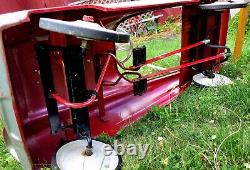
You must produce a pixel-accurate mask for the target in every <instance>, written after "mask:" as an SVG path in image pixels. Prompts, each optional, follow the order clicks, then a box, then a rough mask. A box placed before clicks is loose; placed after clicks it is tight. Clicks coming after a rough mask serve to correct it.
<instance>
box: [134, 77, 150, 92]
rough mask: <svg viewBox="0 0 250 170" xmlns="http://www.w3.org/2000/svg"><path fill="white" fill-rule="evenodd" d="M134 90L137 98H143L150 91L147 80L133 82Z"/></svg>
mask: <svg viewBox="0 0 250 170" xmlns="http://www.w3.org/2000/svg"><path fill="white" fill-rule="evenodd" d="M133 89H134V95H135V96H142V95H143V94H144V93H146V92H147V89H148V84H147V79H140V80H138V81H135V82H133Z"/></svg>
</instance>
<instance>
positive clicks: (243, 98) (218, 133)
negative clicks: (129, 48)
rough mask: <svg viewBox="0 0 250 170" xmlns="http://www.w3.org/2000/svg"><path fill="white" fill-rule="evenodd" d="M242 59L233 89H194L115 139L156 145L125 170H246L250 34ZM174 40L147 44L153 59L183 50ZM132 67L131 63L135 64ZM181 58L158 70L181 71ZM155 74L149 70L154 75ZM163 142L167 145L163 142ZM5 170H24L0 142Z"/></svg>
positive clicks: (249, 159) (230, 67) (229, 71)
mask: <svg viewBox="0 0 250 170" xmlns="http://www.w3.org/2000/svg"><path fill="white" fill-rule="evenodd" d="M230 30H231V31H230V33H229V37H228V44H229V46H231V47H233V42H234V35H235V33H236V29H230ZM246 37H247V38H248V39H247V38H246V40H245V45H244V50H243V54H242V58H241V60H240V61H239V62H237V63H233V62H232V61H230V62H228V63H227V64H226V65H225V66H224V67H223V69H222V73H223V74H224V75H227V76H229V77H231V79H232V80H233V81H234V84H233V85H230V86H225V87H220V88H211V89H210V88H203V89H202V88H197V87H194V86H192V87H191V88H189V89H188V90H187V91H186V92H185V93H184V94H182V95H181V96H180V97H178V98H177V100H176V101H174V102H173V103H171V104H170V105H169V106H166V107H164V108H158V107H154V108H153V109H152V110H151V111H150V112H149V114H148V115H147V116H145V117H144V118H142V119H141V120H140V121H139V122H137V123H135V124H133V125H132V126H130V127H128V128H126V129H124V130H123V131H121V132H120V133H119V134H118V135H117V136H116V137H114V138H107V137H102V138H104V139H106V140H108V141H110V142H111V143H112V142H113V140H115V139H116V140H119V143H125V144H128V143H136V144H139V143H141V144H143V143H147V144H150V150H149V152H148V154H147V156H146V158H145V159H143V160H139V159H138V157H135V156H126V155H125V156H123V169H125V170H130V169H137V170H144V169H152V170H156V169H212V168H214V169H216V168H217V169H218V167H220V169H244V168H245V166H244V164H245V163H250V140H249V139H250V64H249V63H250V56H249V55H250V41H249V37H250V31H249V32H248V33H247V36H246ZM179 39H180V38H179V37H177V38H175V39H173V40H171V41H170V40H152V41H150V42H146V43H145V45H146V46H147V47H148V57H152V56H154V55H159V54H161V53H163V52H166V51H169V50H172V49H175V48H177V47H179V44H178V42H179ZM130 62H131V61H130ZM176 62H178V57H176V56H175V57H173V59H172V60H168V62H159V63H157V64H159V65H161V66H164V67H168V66H169V65H175V64H176ZM148 71H152V70H144V71H143V72H148ZM159 137H162V138H163V140H161V141H158V138H159ZM0 169H20V167H19V166H18V164H17V163H16V162H15V161H14V160H13V158H12V157H11V156H10V155H9V154H8V153H7V151H6V149H5V146H4V143H3V141H2V138H1V140H0Z"/></svg>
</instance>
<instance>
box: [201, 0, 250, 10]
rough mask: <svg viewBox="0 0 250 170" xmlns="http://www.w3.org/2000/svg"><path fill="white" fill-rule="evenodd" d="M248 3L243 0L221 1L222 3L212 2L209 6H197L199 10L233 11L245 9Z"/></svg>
mask: <svg viewBox="0 0 250 170" xmlns="http://www.w3.org/2000/svg"><path fill="white" fill-rule="evenodd" d="M247 4H248V2H245V1H244V0H241V1H235V0H229V1H223V2H214V3H210V4H202V5H199V8H200V9H202V10H224V9H234V8H245V7H247Z"/></svg>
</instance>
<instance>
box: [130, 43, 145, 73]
mask: <svg viewBox="0 0 250 170" xmlns="http://www.w3.org/2000/svg"><path fill="white" fill-rule="evenodd" d="M146 56H147V52H146V46H142V47H139V48H134V49H133V66H134V67H137V66H139V65H142V64H144V63H145V62H146ZM139 69H140V68H137V70H139Z"/></svg>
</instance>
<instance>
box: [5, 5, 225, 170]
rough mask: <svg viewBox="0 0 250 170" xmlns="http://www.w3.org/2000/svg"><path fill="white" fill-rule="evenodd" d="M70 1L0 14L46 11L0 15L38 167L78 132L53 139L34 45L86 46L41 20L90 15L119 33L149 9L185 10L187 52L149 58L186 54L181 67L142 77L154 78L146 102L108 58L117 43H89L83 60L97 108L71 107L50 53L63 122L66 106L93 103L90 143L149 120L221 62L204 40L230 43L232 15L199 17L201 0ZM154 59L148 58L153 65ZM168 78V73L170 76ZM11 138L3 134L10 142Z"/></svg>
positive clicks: (28, 147)
mask: <svg viewBox="0 0 250 170" xmlns="http://www.w3.org/2000/svg"><path fill="white" fill-rule="evenodd" d="M8 2H9V1H8ZM59 2H60V3H59ZM68 2H73V1H71V0H68V1H66V0H65V1H63V0H61V1H53V2H52V1H51V2H50V1H49V0H43V1H39V2H38V1H32V2H31V1H26V0H23V3H25V7H17V4H16V3H14V4H13V8H12V7H7V5H6V2H4V3H5V5H6V9H5V10H2V9H1V8H0V12H1V13H5V12H6V11H7V12H10V11H18V10H22V9H32V8H41V9H33V10H27V11H21V12H16V13H11V14H6V15H0V31H1V35H2V40H3V47H2V48H3V49H2V50H4V56H3V57H4V59H5V60H6V64H7V68H8V75H9V78H8V79H9V80H10V85H11V90H12V94H13V96H12V101H13V102H14V104H15V107H14V108H15V117H16V120H17V123H18V128H19V130H20V135H21V141H22V143H23V144H24V146H25V151H26V153H27V154H28V156H29V158H30V163H31V164H32V165H33V168H34V169H35V168H39V167H40V166H39V165H41V164H46V163H48V162H50V161H51V158H52V156H53V155H54V154H55V152H56V151H57V149H58V148H59V147H60V146H61V140H62V139H65V138H67V139H68V140H74V139H75V134H74V133H73V131H72V130H70V129H66V133H67V137H66V136H65V133H64V132H60V133H58V134H56V135H51V134H50V126H49V122H48V114H47V110H46V105H45V100H44V96H43V87H42V85H41V83H40V81H41V78H40V75H39V71H38V64H37V60H36V52H35V50H34V45H35V44H36V43H46V44H49V45H58V46H68V45H80V44H81V40H79V39H77V38H74V37H70V36H65V35H61V34H55V33H49V32H48V31H45V30H42V29H40V28H39V26H38V22H39V18H41V17H49V18H55V19H61V20H69V21H74V20H80V19H82V16H83V15H88V16H93V17H94V19H95V22H101V23H103V25H104V26H105V27H108V28H110V29H115V27H116V26H117V25H118V24H119V23H120V22H121V21H123V20H125V19H127V18H128V17H129V16H134V15H136V14H140V13H143V12H146V11H150V10H159V9H164V8H168V7H174V6H183V9H182V42H181V43H182V49H179V50H176V51H174V52H169V53H167V54H165V55H162V56H158V57H157V58H156V59H153V60H151V61H152V62H153V61H156V60H159V59H162V58H163V57H167V56H170V55H173V54H175V53H176V52H181V53H182V56H181V63H180V66H176V67H173V68H169V69H167V70H165V71H162V72H159V73H154V74H151V75H146V76H144V77H143V76H142V78H149V79H150V78H152V77H154V76H156V77H157V78H156V79H150V80H149V81H148V91H147V93H145V94H144V95H143V96H134V95H133V86H132V83H131V81H128V80H126V79H124V74H126V73H124V74H121V73H119V71H118V68H117V62H116V60H115V59H114V58H113V57H112V56H108V57H107V53H113V54H115V44H114V43H113V42H106V41H90V42H89V49H88V51H87V53H86V56H85V57H84V66H85V77H86V88H87V89H90V90H96V92H98V97H99V98H98V99H99V100H98V101H97V100H96V99H95V98H96V97H95V96H92V97H93V98H92V99H91V101H88V102H89V103H92V104H91V105H89V103H86V102H84V103H69V102H67V99H68V93H67V85H66V83H65V74H64V73H63V65H62V64H58V58H60V57H61V54H60V53H56V52H55V53H53V54H51V63H52V71H53V75H56V76H54V82H55V88H56V89H55V90H56V92H57V93H58V94H60V96H58V95H56V94H53V95H52V96H53V97H54V98H55V99H57V100H58V101H59V102H60V103H63V104H60V103H59V104H58V108H59V115H60V118H61V121H62V124H63V125H65V126H67V125H71V123H72V120H71V116H70V110H69V108H68V107H67V106H69V107H75V108H78V107H82V106H86V104H87V105H89V107H88V110H89V115H90V126H91V134H92V137H97V136H98V135H100V134H102V133H106V134H108V135H110V136H113V135H116V134H117V133H118V132H119V130H121V129H122V128H124V127H126V126H128V125H130V124H131V123H133V122H135V121H137V120H138V119H140V118H141V117H142V116H144V115H145V114H146V113H147V111H148V110H149V109H150V108H151V107H152V106H154V105H158V106H164V105H166V104H169V103H170V102H171V101H173V100H175V99H176V97H177V96H178V95H179V94H180V93H181V92H182V91H184V90H185V89H186V88H187V87H188V85H189V84H190V82H191V80H192V76H193V75H194V74H195V73H197V72H196V71H195V70H194V69H192V68H191V66H193V65H195V67H197V68H203V69H205V68H209V65H210V64H211V63H212V60H221V58H222V57H223V55H222V54H220V51H219V50H213V49H210V48H209V47H206V46H202V44H203V43H202V40H204V39H206V38H209V39H210V41H211V44H218V45H225V42H226V32H227V26H226V25H227V23H228V17H229V15H228V14H229V12H228V11H219V12H217V11H212V12H207V13H206V12H202V11H200V10H199V8H198V4H200V3H201V2H200V1H199V0H182V1H177V0H173V1H169V0H167V1H153V2H152V1H143V2H131V3H125V5H123V6H121V5H119V4H114V5H110V6H108V5H82V6H81V5H79V6H68V7H65V6H60V5H62V4H65V3H68ZM45 3H46V7H51V6H58V7H55V8H44V7H45ZM53 3H54V4H53ZM14 7H16V8H14ZM219 21H220V22H219ZM196 42H198V43H196ZM194 47H195V48H194ZM27 51H28V53H27ZM100 54H103V57H100V63H101V65H102V70H103V71H102V74H101V75H99V77H98V79H97V77H96V70H97V68H96V67H100V66H96V65H95V64H94V62H95V61H94V56H96V55H100ZM151 61H150V60H149V61H148V63H149V62H151ZM172 71H174V72H172ZM169 72H170V74H167V75H165V73H169ZM160 74H164V76H162V77H158V75H160ZM139 79H140V78H139ZM38 96H39V97H38ZM65 105H67V106H65ZM8 135H9V134H8V133H7V132H6V135H5V136H6V138H8Z"/></svg>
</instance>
